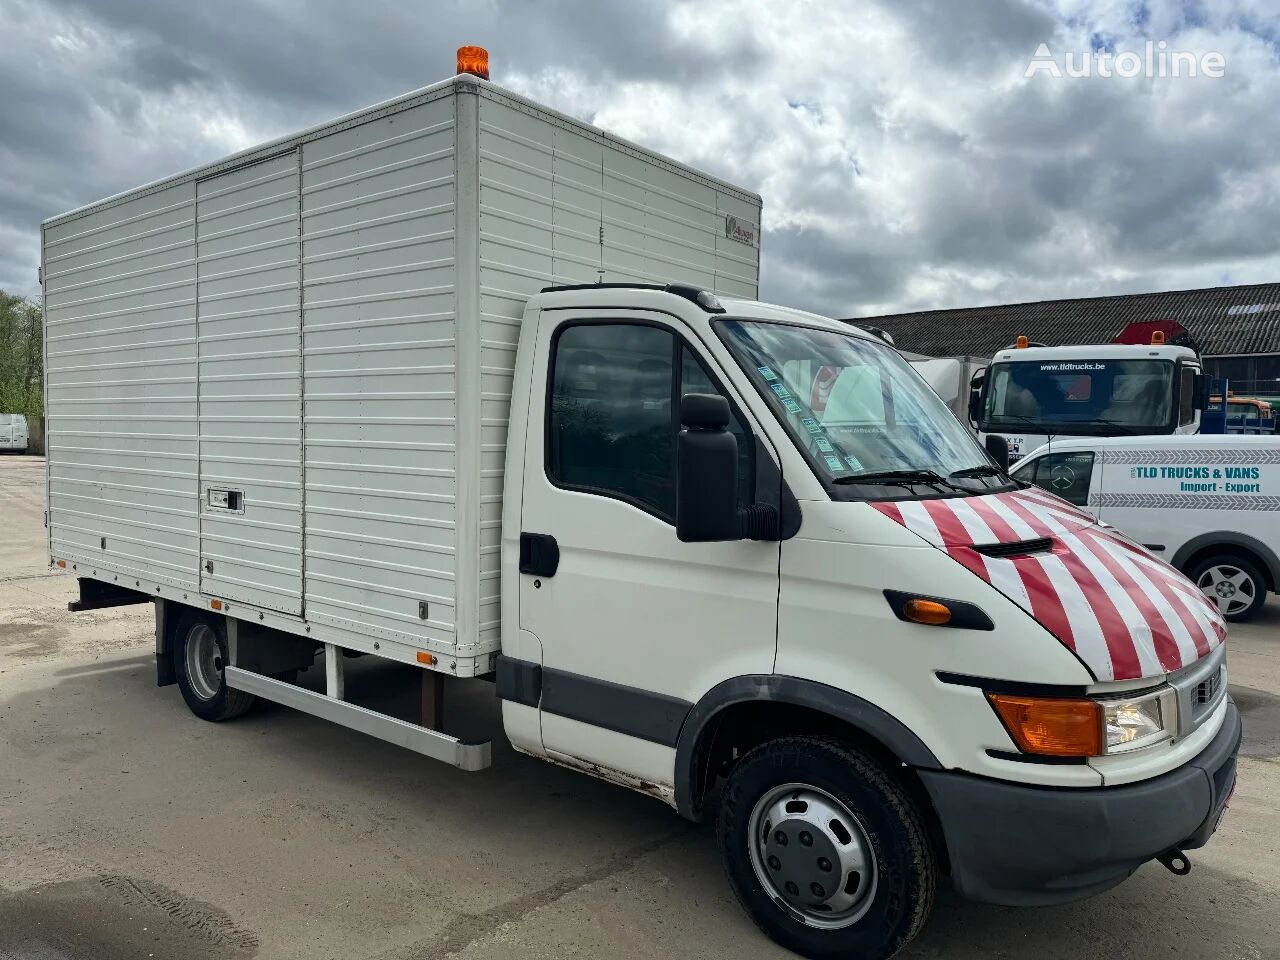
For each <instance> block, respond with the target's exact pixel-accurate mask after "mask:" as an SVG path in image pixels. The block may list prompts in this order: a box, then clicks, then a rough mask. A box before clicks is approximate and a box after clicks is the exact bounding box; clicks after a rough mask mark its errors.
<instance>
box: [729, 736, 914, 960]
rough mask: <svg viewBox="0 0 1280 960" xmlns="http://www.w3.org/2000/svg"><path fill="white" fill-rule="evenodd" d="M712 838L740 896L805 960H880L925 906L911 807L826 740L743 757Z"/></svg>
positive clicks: (901, 942)
mask: <svg viewBox="0 0 1280 960" xmlns="http://www.w3.org/2000/svg"><path fill="white" fill-rule="evenodd" d="M717 832H718V834H719V839H720V846H721V852H722V854H723V856H724V862H725V868H726V870H727V872H728V874H729V880H730V882H731V883H732V885H733V888H734V892H735V893H736V894H737V896H738V900H739V901H740V902H741V903H742V905H743V906H744V907H745V908H746V909H747V911H748V912H749V913H750V914H751V916H752V919H754V920H755V922H756V924H757V925H758V926H759V927H760V928H761V929H762V930H763V931H764V932H765V933H766V934H768V935H769V936H770V937H772V938H773V939H774V940H776V941H777V942H778V943H780V944H782V945H783V946H784V947H787V948H788V949H790V950H794V951H795V952H797V953H799V954H801V955H803V956H806V957H814V958H829V957H830V958H835V957H841V958H855V957H856V958H859V960H883V958H887V957H891V956H893V955H894V954H895V953H897V952H898V951H899V950H900V949H901V948H902V947H904V946H905V945H906V944H907V943H908V942H909V941H910V940H911V939H912V938H913V937H914V936H915V935H916V934H917V933H918V932H919V931H920V929H921V928H922V927H923V926H924V923H925V920H926V919H927V918H928V916H929V912H930V910H931V909H932V906H933V894H934V888H935V886H936V884H937V867H936V865H935V862H934V856H933V849H932V847H931V846H930V844H929V839H928V834H927V831H926V828H925V825H924V822H923V819H922V817H921V815H920V812H919V810H918V809H917V807H916V805H915V803H914V801H913V800H912V799H911V798H910V796H908V794H907V793H906V791H905V790H903V788H902V786H901V785H900V784H899V783H898V782H897V781H896V780H894V779H893V778H892V777H891V776H890V775H889V774H888V773H887V772H886V771H885V770H884V768H883V767H881V766H880V765H879V764H877V763H876V762H875V761H874V760H872V759H871V758H870V757H868V756H867V755H866V754H864V753H862V752H861V751H858V750H855V749H853V748H851V747H848V746H846V745H844V744H841V743H838V742H836V741H832V740H825V739H819V738H816V737H788V738H785V739H781V740H774V741H771V742H769V743H766V744H764V745H762V746H760V747H757V748H756V749H755V750H753V751H751V752H750V753H749V754H747V756H746V757H744V758H743V759H742V761H741V762H740V763H738V765H737V766H736V767H734V769H733V771H732V772H731V773H730V775H729V781H728V783H727V784H726V785H725V789H724V793H723V794H722V797H721V806H720V817H719V823H718V827H717Z"/></svg>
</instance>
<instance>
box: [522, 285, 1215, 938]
mask: <svg viewBox="0 0 1280 960" xmlns="http://www.w3.org/2000/svg"><path fill="white" fill-rule="evenodd" d="M1161 362H1163V361H1161ZM1170 363H1171V364H1174V363H1176V361H1170ZM515 382H516V384H517V389H516V390H515V392H514V399H513V403H512V407H511V420H510V428H509V434H508V458H507V466H506V477H505V487H506V489H507V490H508V491H520V495H519V496H510V495H508V497H507V498H506V500H505V501H504V502H505V507H504V515H503V523H502V551H503V581H502V582H503V603H502V611H503V613H502V616H503V626H502V634H503V650H502V656H501V657H500V659H499V663H498V667H497V685H498V695H499V697H501V698H502V700H503V718H504V725H505V728H506V731H507V735H508V736H509V737H510V739H511V741H512V742H513V743H514V744H515V746H516V747H517V748H518V749H520V750H521V751H524V752H527V753H530V754H533V755H537V756H542V757H545V758H548V759H550V760H553V761H555V762H557V763H561V764H565V765H568V766H572V767H575V768H578V769H581V770H584V771H587V772H590V773H592V774H594V775H597V776H601V777H604V778H606V779H610V780H613V781H615V782H618V783H621V784H624V785H626V786H629V787H632V788H634V789H638V790H642V791H644V792H647V793H650V794H652V795H654V796H657V797H659V798H661V799H663V800H664V801H666V802H667V803H670V804H671V805H673V806H675V807H676V808H677V809H678V810H679V811H680V812H681V813H683V814H685V815H686V816H688V817H691V818H694V819H699V818H702V817H703V816H705V815H707V814H708V813H709V812H710V811H712V810H714V809H716V806H717V804H718V810H719V814H718V823H719V830H720V839H721V844H722V849H723V852H724V856H725V858H726V862H727V864H728V867H729V873H730V877H731V879H732V881H733V883H734V886H735V890H736V892H737V893H738V896H739V898H740V899H741V900H742V901H743V903H744V904H745V905H746V906H747V907H748V908H749V909H750V910H751V912H752V914H753V916H755V918H756V919H757V922H759V923H761V925H762V926H764V927H765V929H766V930H768V931H769V933H770V934H771V935H772V936H774V937H775V938H776V939H778V940H779V941H780V942H782V943H784V944H786V945H788V946H791V947H792V948H793V949H796V950H798V951H800V952H801V953H804V954H805V955H809V956H828V955H832V956H834V955H843V954H842V953H841V952H840V951H848V950H849V949H851V946H855V945H857V944H870V943H872V942H873V941H874V942H875V943H876V948H875V951H874V952H869V953H868V954H867V955H874V956H882V955H884V956H887V955H888V954H889V953H891V952H892V950H889V949H888V946H890V945H895V944H896V945H900V944H901V943H904V942H905V938H909V936H910V935H911V934H912V933H913V932H914V930H915V921H914V920H913V919H912V918H911V916H904V915H902V914H901V913H898V912H895V911H894V910H893V909H892V908H889V907H887V906H886V904H887V903H890V902H902V903H904V904H906V905H908V907H910V908H911V909H912V910H913V909H915V907H917V906H919V905H920V900H919V897H920V896H921V895H922V892H923V891H925V890H927V889H929V888H930V887H931V885H932V884H933V882H934V877H935V875H936V874H937V873H938V872H939V871H941V870H942V869H944V868H943V866H942V865H943V864H944V863H945V864H946V865H947V866H946V868H945V869H947V870H948V871H949V873H950V874H951V877H952V880H953V882H954V883H955V884H956V886H957V887H958V888H959V889H960V891H961V892H962V893H964V894H966V895H968V896H971V897H974V898H978V899H983V900H988V901H993V902H998V903H1010V904H1037V903H1055V902H1062V901H1065V900H1070V899H1076V898H1079V897H1082V896H1087V895H1089V894H1092V893H1096V892H1098V891H1100V890H1104V889H1106V888H1107V887H1109V886H1112V885H1114V884H1115V883H1117V882H1119V881H1120V880H1122V879H1123V878H1124V877H1125V876H1127V875H1128V874H1129V873H1131V872H1132V871H1133V870H1134V869H1136V868H1137V866H1138V865H1139V864H1141V863H1142V862H1144V861H1146V860H1149V859H1152V858H1155V857H1158V856H1163V857H1165V858H1166V859H1169V858H1175V859H1176V858H1180V857H1182V853H1181V851H1182V850H1184V849H1189V848H1192V847H1195V846H1198V845H1199V844H1201V843H1203V842H1204V841H1205V840H1207V838H1208V836H1209V834H1210V833H1212V828H1213V826H1214V825H1216V822H1217V818H1218V817H1219V816H1220V814H1221V810H1222V808H1223V805H1224V804H1225V802H1226V799H1227V797H1228V796H1229V789H1230V786H1229V784H1230V782H1233V780H1234V754H1235V750H1236V744H1237V743H1238V739H1239V722H1238V718H1237V714H1236V712H1235V708H1234V706H1233V705H1232V704H1231V703H1230V701H1229V698H1227V697H1226V694H1225V679H1224V678H1225V673H1224V669H1225V668H1224V659H1223V658H1224V649H1223V647H1222V640H1223V638H1224V637H1225V628H1224V626H1223V624H1222V620H1221V618H1220V617H1219V616H1218V615H1217V612H1216V611H1215V609H1214V608H1213V607H1212V606H1211V605H1210V604H1209V603H1208V602H1207V601H1206V600H1205V598H1204V597H1203V596H1202V595H1201V594H1200V592H1199V591H1197V590H1196V589H1195V588H1194V586H1192V585H1191V584H1190V583H1188V582H1187V581H1186V580H1185V579H1183V578H1182V577H1181V575H1179V574H1177V573H1176V572H1175V571H1172V570H1170V569H1169V568H1168V567H1166V566H1164V564H1162V563H1160V562H1159V561H1156V560H1155V559H1154V558H1152V557H1150V556H1149V555H1147V554H1146V553H1145V552H1144V551H1143V550H1142V549H1141V548H1140V547H1137V546H1135V545H1134V544H1132V543H1131V542H1129V541H1127V540H1126V539H1125V538H1123V537H1121V536H1118V535H1116V534H1115V533H1114V532H1113V531H1109V530H1107V529H1105V528H1103V527H1100V526H1099V525H1097V524H1096V523H1095V522H1094V521H1093V518H1091V517H1089V516H1088V515H1087V514H1085V513H1083V511H1081V510H1079V509H1078V508H1076V507H1074V506H1073V505H1071V504H1068V503H1066V502H1065V501H1063V500H1060V499H1058V498H1056V497H1053V496H1052V495H1050V494H1047V493H1043V492H1041V491H1037V490H1035V489H1034V488H1028V487H1027V486H1026V485H1024V484H1022V483H1019V482H1017V481H1014V480H1012V479H1011V478H1010V477H1009V476H1008V475H1006V474H1005V473H1004V472H1003V471H1002V470H1001V469H999V468H997V467H994V466H993V465H992V464H991V463H990V462H989V461H988V459H987V458H986V456H985V455H984V453H983V451H982V449H981V448H980V447H979V446H978V445H977V443H976V442H975V441H974V440H973V438H972V436H971V434H969V433H968V431H966V430H965V428H964V427H963V426H962V425H961V424H960V423H959V422H958V421H957V420H956V419H955V418H954V417H953V416H951V415H950V413H949V412H948V411H947V410H946V408H945V406H944V405H943V403H942V401H941V400H940V399H939V398H938V397H937V395H936V394H934V393H933V391H932V390H930V389H929V388H928V386H927V384H926V383H925V382H924V381H923V380H922V379H921V378H920V377H919V376H918V375H917V374H915V373H914V372H913V371H912V369H911V368H910V366H909V365H908V364H907V362H906V361H905V360H903V359H902V357H901V356H900V355H899V354H897V352H896V351H894V350H893V349H892V348H891V347H889V346H888V345H887V344H884V343H883V342H880V341H878V340H877V339H876V338H874V337H872V336H870V335H867V334H864V333H862V332H860V331H857V330H855V329H851V328H849V327H848V326H846V325H843V324H838V323H835V322H833V321H830V320H827V319H825V318H821V317H816V316H813V315H810V314H805V313H801V312H798V311H792V310H787V309H784V308H780V307H773V306H768V305H764V304H759V303H755V302H750V301H738V300H732V299H728V298H717V297H713V296H711V295H710V294H707V293H706V292H701V291H694V290H672V289H670V288H668V289H663V288H648V289H646V288H644V287H642V286H631V287H629V288H612V289H611V288H602V287H599V286H591V287H582V288H553V289H549V290H548V291H546V292H544V293H542V294H540V295H538V296H535V297H534V298H533V299H532V300H531V301H530V302H529V305H528V307H527V310H526V313H525V318H524V321H523V324H522V327H521V338H520V345H519V354H518V361H517V366H516V373H515ZM1210 688H1212V693H1211V694H1207V695H1208V697H1209V700H1207V701H1206V702H1205V703H1203V704H1201V703H1200V702H1199V700H1197V699H1196V698H1197V697H1198V696H1199V694H1198V693H1197V691H1201V692H1207V691H1209V690H1210ZM1050 703H1053V704H1059V705H1061V704H1074V707H1068V708H1067V709H1068V710H1071V709H1078V710H1079V711H1080V715H1079V717H1078V718H1077V721H1078V723H1077V722H1076V721H1067V722H1066V725H1065V726H1063V725H1062V718H1061V717H1059V718H1056V719H1053V720H1045V717H1044V716H1043V715H1041V714H1040V713H1039V711H1041V710H1042V709H1046V708H1047V705H1048V704H1050ZM1094 711H1096V713H1095V712H1094ZM1094 717H1096V718H1097V719H1091V718H1094ZM1094 724H1096V726H1095V725H1094ZM1049 728H1052V732H1051V733H1048V734H1046V733H1045V731H1046V730H1047V729H1049ZM1080 738H1083V741H1089V742H1087V743H1086V742H1082V740H1081V739H1080ZM1091 738H1092V739H1091ZM1200 784H1215V786H1214V787H1213V789H1212V790H1210V791H1209V792H1207V793H1203V794H1200V793H1199V791H1200V786H1198V785H1200ZM1188 791H1191V792H1192V793H1195V794H1196V796H1195V798H1194V799H1190V802H1189V803H1188V800H1189V797H1190V794H1189V793H1188ZM930 838H932V839H930ZM807 849H811V850H812V851H813V854H812V855H811V856H806V855H804V853H803V851H805V850H807ZM1178 862H1180V861H1178ZM886 894H890V899H889V900H885V899H884V896H885V895H886ZM882 911H888V912H882ZM873 921H874V922H873ZM872 929H876V930H878V933H875V934H872V933H870V932H869V931H870V930H872ZM894 949H896V946H894ZM881 951H883V952H881Z"/></svg>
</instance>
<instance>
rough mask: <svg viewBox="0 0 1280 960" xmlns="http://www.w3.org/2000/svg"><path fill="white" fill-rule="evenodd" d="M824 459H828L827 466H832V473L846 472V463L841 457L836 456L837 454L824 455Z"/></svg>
mask: <svg viewBox="0 0 1280 960" xmlns="http://www.w3.org/2000/svg"><path fill="white" fill-rule="evenodd" d="M823 459H824V460H826V461H827V466H828V467H830V468H831V472H832V473H844V472H845V467H844V464H843V463H841V462H840V458H839V457H835V456H831V455H828V456H826V457H824V458H823Z"/></svg>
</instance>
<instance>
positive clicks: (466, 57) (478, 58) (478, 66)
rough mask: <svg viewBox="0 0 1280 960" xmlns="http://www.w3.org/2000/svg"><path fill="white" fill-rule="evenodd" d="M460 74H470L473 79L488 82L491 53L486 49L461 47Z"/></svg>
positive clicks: (459, 50) (459, 56)
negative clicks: (476, 78) (477, 78)
mask: <svg viewBox="0 0 1280 960" xmlns="http://www.w3.org/2000/svg"><path fill="white" fill-rule="evenodd" d="M458 73H469V74H471V75H472V76H473V77H479V78H480V79H482V80H488V79H489V51H488V50H486V49H485V48H484V47H459V48H458Z"/></svg>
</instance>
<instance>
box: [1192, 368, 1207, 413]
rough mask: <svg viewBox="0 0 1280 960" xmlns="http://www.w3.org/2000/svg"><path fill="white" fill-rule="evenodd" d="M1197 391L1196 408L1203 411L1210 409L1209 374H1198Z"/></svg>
mask: <svg viewBox="0 0 1280 960" xmlns="http://www.w3.org/2000/svg"><path fill="white" fill-rule="evenodd" d="M1195 391H1196V402H1195V406H1196V409H1197V410H1200V411H1201V412H1203V411H1205V410H1208V409H1209V392H1210V391H1209V377H1208V375H1206V374H1203V373H1197V374H1196V383H1195Z"/></svg>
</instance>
